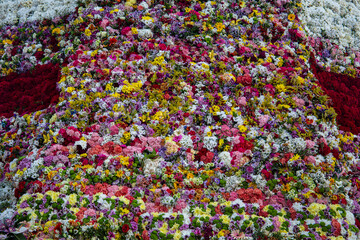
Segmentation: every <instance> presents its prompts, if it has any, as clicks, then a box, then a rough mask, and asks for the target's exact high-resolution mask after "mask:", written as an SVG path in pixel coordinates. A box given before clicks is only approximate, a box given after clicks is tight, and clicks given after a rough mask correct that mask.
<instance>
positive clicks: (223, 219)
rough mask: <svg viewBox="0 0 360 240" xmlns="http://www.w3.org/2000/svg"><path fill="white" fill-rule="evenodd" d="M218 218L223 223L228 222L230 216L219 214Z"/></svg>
mask: <svg viewBox="0 0 360 240" xmlns="http://www.w3.org/2000/svg"><path fill="white" fill-rule="evenodd" d="M220 219H221V220H222V221H223V223H225V224H229V223H230V218H229V217H228V216H227V215H221V217H220Z"/></svg>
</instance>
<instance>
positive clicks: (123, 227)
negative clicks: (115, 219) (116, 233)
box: [122, 223, 130, 233]
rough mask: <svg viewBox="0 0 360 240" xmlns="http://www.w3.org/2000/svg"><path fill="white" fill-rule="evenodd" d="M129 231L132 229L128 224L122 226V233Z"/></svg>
mask: <svg viewBox="0 0 360 240" xmlns="http://www.w3.org/2000/svg"><path fill="white" fill-rule="evenodd" d="M129 229H130V227H129V225H128V224H126V223H125V224H124V225H123V226H122V231H123V233H127V232H128V231H129Z"/></svg>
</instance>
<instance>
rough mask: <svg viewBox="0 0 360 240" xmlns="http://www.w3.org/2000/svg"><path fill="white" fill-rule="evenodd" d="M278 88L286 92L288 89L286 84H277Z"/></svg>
mask: <svg viewBox="0 0 360 240" xmlns="http://www.w3.org/2000/svg"><path fill="white" fill-rule="evenodd" d="M276 89H277V90H278V91H279V92H285V91H286V86H285V85H284V84H279V85H276Z"/></svg>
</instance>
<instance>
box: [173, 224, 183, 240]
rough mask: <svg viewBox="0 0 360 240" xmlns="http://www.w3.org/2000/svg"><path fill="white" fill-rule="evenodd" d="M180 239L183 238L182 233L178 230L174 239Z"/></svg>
mask: <svg viewBox="0 0 360 240" xmlns="http://www.w3.org/2000/svg"><path fill="white" fill-rule="evenodd" d="M175 225H177V224H175ZM175 225H174V226H175ZM180 238H181V231H179V230H177V231H176V232H175V234H174V239H175V240H179V239H180Z"/></svg>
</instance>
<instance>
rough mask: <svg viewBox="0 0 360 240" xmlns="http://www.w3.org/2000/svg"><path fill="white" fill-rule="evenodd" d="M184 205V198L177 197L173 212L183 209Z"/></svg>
mask: <svg viewBox="0 0 360 240" xmlns="http://www.w3.org/2000/svg"><path fill="white" fill-rule="evenodd" d="M185 207H186V202H185V200H184V199H179V200H178V201H177V202H176V205H175V207H174V209H173V211H174V212H180V211H181V210H183V209H184V208H185Z"/></svg>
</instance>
